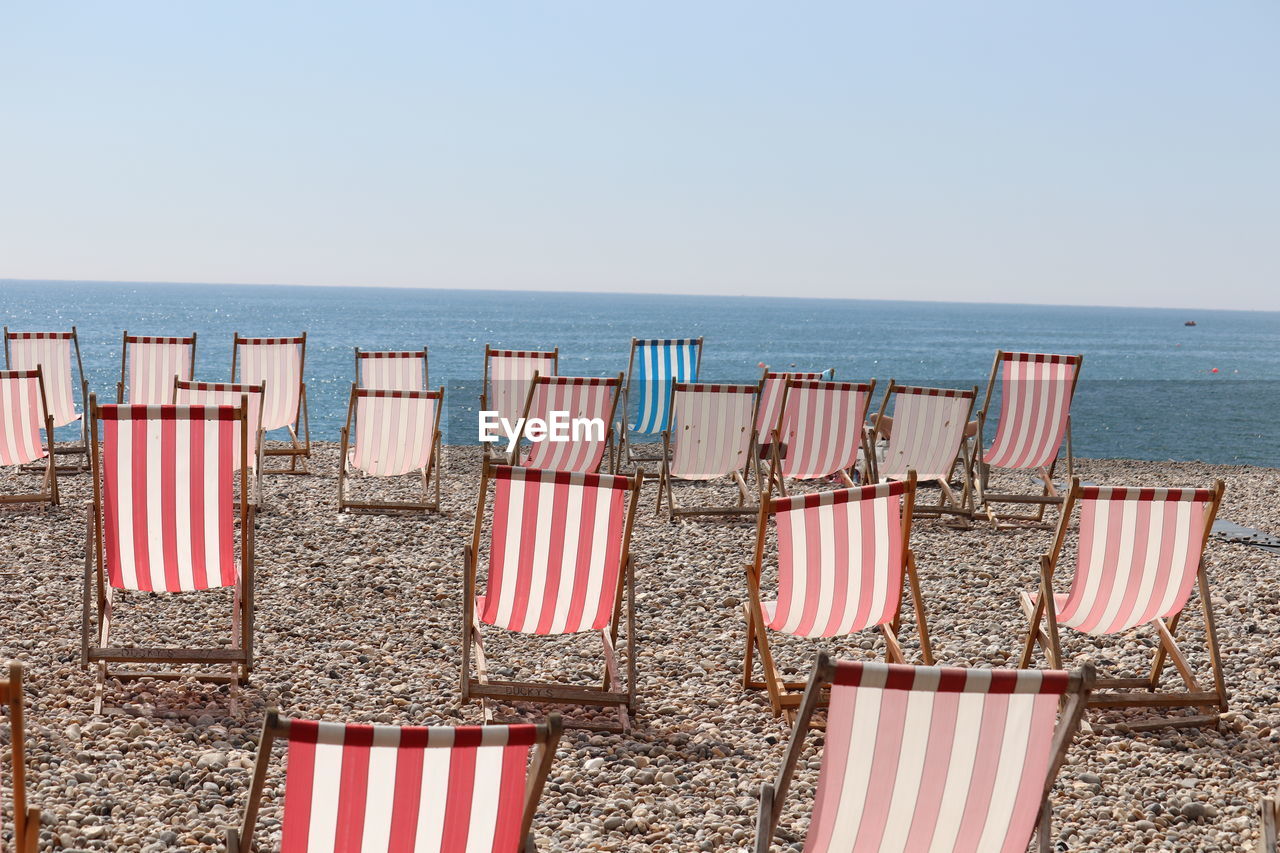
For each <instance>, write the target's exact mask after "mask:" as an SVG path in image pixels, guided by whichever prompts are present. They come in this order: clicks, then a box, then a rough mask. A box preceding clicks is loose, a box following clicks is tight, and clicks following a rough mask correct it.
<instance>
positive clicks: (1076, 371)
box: [975, 351, 1084, 526]
mask: <svg viewBox="0 0 1280 853" xmlns="http://www.w3.org/2000/svg"><path fill="white" fill-rule="evenodd" d="M1083 362H1084V356H1082V355H1049V354H1045V353H1034V352H1004V351H997V352H996V360H995V363H994V364H993V365H992V367H991V379H990V380H989V381H988V382H987V396H986V398H985V399H984V400H983V402H982V410H981V411H980V412H978V447H979V450H981V448H982V447H983V437H984V436H985V434H986V428H987V424H988V423H989V421H990V410H991V395H992V393H993V392H994V391H995V387H996V380H997V377H998V378H999V381H1000V423H999V424H998V425H997V428H996V437H995V440H994V441H992V443H991V447H990V448H988V449H987V450H986V452H985V453H982V454H981V456H980V458H979V459H977V460H975V461H976V462H977V466H978V477H977V490H978V512H980V513H982V514H984V515H985V516H986V517H987V518H988V519H990V520H991V523H992V524H994V525H996V526H1000V524H1001V522H1005V523H1019V522H1022V523H1026V522H1030V523H1037V524H1038V523H1043V522H1044V510H1045V506H1046V505H1048V504H1061V503H1062V495H1061V494H1060V493H1059V492H1058V490H1057V488H1056V487H1055V486H1054V484H1053V474H1054V469H1055V467H1056V466H1057V464H1058V456H1059V452H1060V451H1061V449H1062V446H1063V444H1064V443H1065V444H1066V464H1067V478H1068V479H1070V478H1071V477H1072V476H1074V466H1075V460H1074V459H1073V458H1072V455H1071V399H1072V397H1073V396H1074V395H1075V391H1076V382H1077V381H1078V380H1079V378H1080V367H1081V365H1082V364H1083ZM992 468H1006V469H1010V470H1014V471H1026V472H1030V473H1031V474H1033V475H1034V476H1035V477H1036V479H1038V480H1039V481H1040V483H1041V487H1042V488H1041V493H1040V494H1038V495H1037V494H997V493H994V492H992V491H991V489H990V488H989V486H988V481H989V478H990V473H991V469H992ZM1004 503H1012V504H1035V505H1037V506H1036V512H1035V514H1034V515H1027V514H1004V513H997V512H996V510H995V506H994V505H995V504H1004Z"/></svg>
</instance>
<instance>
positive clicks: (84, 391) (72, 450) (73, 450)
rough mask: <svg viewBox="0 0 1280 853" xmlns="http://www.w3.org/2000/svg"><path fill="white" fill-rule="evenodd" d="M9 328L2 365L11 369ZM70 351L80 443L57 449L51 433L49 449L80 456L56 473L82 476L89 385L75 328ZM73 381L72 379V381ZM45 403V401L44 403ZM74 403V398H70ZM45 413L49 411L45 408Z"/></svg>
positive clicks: (85, 466)
mask: <svg viewBox="0 0 1280 853" xmlns="http://www.w3.org/2000/svg"><path fill="white" fill-rule="evenodd" d="M14 334H15V335H21V334H22V333H21V332H15V333H14ZM9 335H10V332H9V327H8V326H5V327H4V363H5V365H6V366H8V367H9V369H10V370H12V369H13V367H12V365H13V359H12V357H11V355H10V352H9ZM70 341H71V351H72V352H73V353H75V357H76V372H77V373H79V374H80V408H81V410H82V411H81V413H80V443H79V444H71V445H67V446H63V447H58V446H57V445H56V444H54V441H53V433H50V434H49V436H50V438H49V447H50V449H51V450H52V451H53V452H54V453H55V454H60V455H63V456H80V457H81V460H80V461H79V462H78V463H77V464H75V465H59V466H58V472H59V473H61V474H82V473H84V472H86V471H88V470H89V413H88V412H87V411H83V410H84V409H85V408H86V407H87V406H88V405H89V383H88V382H87V381H86V380H85V378H84V361H83V359H82V358H81V357H80V336H79V334H78V333H77V332H76V327H75V326H72V327H71V337H70ZM72 381H74V378H73V380H72ZM46 402H47V401H46ZM72 402H74V398H72ZM45 411H49V410H48V408H47V407H46V409H45Z"/></svg>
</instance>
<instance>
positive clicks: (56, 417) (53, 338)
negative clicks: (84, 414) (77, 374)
mask: <svg viewBox="0 0 1280 853" xmlns="http://www.w3.org/2000/svg"><path fill="white" fill-rule="evenodd" d="M4 335H5V347H6V351H7V353H8V365H9V369H10V370H35V369H36V368H37V367H39V368H40V370H41V372H42V373H43V374H44V391H45V397H46V398H47V400H48V403H49V414H50V415H52V416H53V425H54V426H55V427H61V426H66V425H67V424H71V423H75V422H76V421H78V420H80V418H81V413H80V412H77V411H76V404H75V400H74V398H73V397H72V387H73V379H72V375H71V361H72V356H73V353H72V351H71V348H72V345H73V344H74V345H75V353H74V356H75V361H76V364H77V366H79V362H80V344H79V341H78V339H77V338H76V330H75V329H74V328H72V330H71V331H69V332H10V331H9V330H8V329H5V332H4ZM81 373H82V376H83V371H82V372H81ZM81 387H82V389H83V378H82V380H81Z"/></svg>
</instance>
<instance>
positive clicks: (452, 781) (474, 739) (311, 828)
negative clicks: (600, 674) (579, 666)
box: [227, 711, 562, 853]
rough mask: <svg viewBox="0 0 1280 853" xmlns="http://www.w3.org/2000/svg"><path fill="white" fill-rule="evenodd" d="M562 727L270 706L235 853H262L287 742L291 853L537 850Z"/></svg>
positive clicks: (286, 822)
mask: <svg viewBox="0 0 1280 853" xmlns="http://www.w3.org/2000/svg"><path fill="white" fill-rule="evenodd" d="M561 725H562V724H561V722H560V716H559V715H558V714H552V715H551V718H550V719H549V720H548V721H547V722H546V723H543V724H539V725H532V724H523V725H513V726H497V725H494V726H370V725H359V724H350V723H323V722H317V721H314V720H297V719H289V718H287V717H281V716H279V715H278V714H277V713H276V712H275V711H268V712H267V718H266V721H265V722H264V723H263V726H262V738H261V739H260V740H259V742H258V757H257V762H256V764H255V767H254V774H253V782H252V784H251V787H250V789H249V804H248V806H247V807H246V808H245V814H244V821H243V823H242V824H241V827H240V829H239V830H238V831H237V830H234V829H232V830H228V831H227V850H228V851H230V853H249V851H251V850H253V849H254V845H253V835H254V830H255V829H256V827H257V823H258V812H259V809H260V807H261V804H262V799H263V790H264V788H265V787H266V778H267V766H268V765H269V764H270V762H271V750H272V747H273V746H274V745H275V742H276V740H283V741H284V742H285V746H286V755H287V766H286V770H285V778H284V805H283V809H282V812H283V813H282V815H281V820H280V825H281V837H280V839H279V849H280V853H316V851H321V850H324V851H332V853H357V851H358V853H533V851H535V850H536V847H535V846H534V841H533V834H532V832H531V831H530V829H531V827H532V825H533V818H534V814H535V813H536V811H537V808H538V800H539V799H541V797H542V789H543V786H544V785H545V784H546V781H547V774H548V773H549V772H550V770H551V763H552V762H553V761H554V760H555V756H556V746H557V744H558V743H559V741H560V732H561ZM277 799H278V797H277Z"/></svg>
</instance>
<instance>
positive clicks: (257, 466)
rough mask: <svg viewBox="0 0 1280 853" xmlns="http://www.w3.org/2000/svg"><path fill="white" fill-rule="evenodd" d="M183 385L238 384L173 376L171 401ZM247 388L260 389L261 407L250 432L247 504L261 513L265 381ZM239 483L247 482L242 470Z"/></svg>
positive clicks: (264, 447)
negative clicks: (252, 436) (253, 439)
mask: <svg viewBox="0 0 1280 853" xmlns="http://www.w3.org/2000/svg"><path fill="white" fill-rule="evenodd" d="M184 384H185V385H187V386H193V385H224V384H225V385H236V384H240V383H233V382H226V383H223V382H196V381H192V380H185V379H179V378H178V377H176V376H175V377H174V378H173V399H174V400H175V401H176V400H177V399H178V391H180V390H183V388H182V386H183V385H184ZM247 387H249V388H253V387H258V388H261V389H262V390H261V391H260V392H259V393H260V394H261V395H262V405H260V406H259V407H258V423H257V425H256V426H254V427H252V430H253V431H254V432H256V433H257V441H256V442H255V444H254V453H253V457H254V460H253V486H252V488H251V489H250V492H249V503H250V504H252V505H253V506H254V507H256V508H257V509H258V510H259V511H262V509H263V501H262V468H263V465H264V464H265V460H264V458H263V456H264V454H265V453H266V431H265V430H263V428H262V407H263V406H265V405H266V401H267V382H266V380H263V381H262V382H260V383H259V384H258V385H257V386H253V385H249V386H247ZM183 405H185V404H183ZM193 405H194V404H193ZM246 406H247V402H246ZM245 411H246V412H248V409H247V408H246V409H245ZM240 482H241V484H242V485H243V484H244V483H247V482H248V475H247V474H245V472H244V471H243V470H241V472H240Z"/></svg>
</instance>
